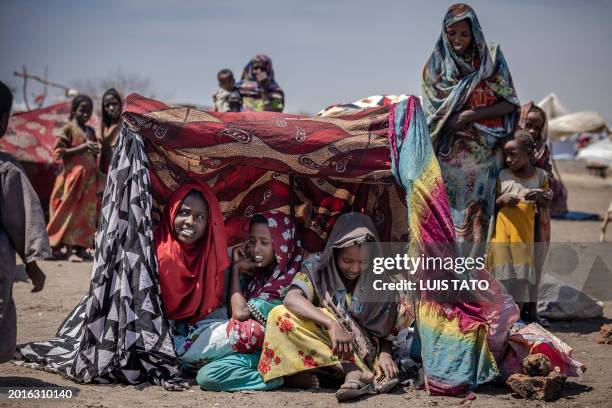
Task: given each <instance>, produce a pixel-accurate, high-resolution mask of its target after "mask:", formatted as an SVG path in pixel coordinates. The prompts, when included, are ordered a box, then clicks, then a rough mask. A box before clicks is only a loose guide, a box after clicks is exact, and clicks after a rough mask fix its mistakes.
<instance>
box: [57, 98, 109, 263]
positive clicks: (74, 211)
mask: <svg viewBox="0 0 612 408" xmlns="http://www.w3.org/2000/svg"><path fill="white" fill-rule="evenodd" d="M92 110H93V102H92V100H91V98H90V97H89V96H86V95H77V96H75V98H74V99H73V101H72V107H71V109H70V122H69V123H68V124H67V125H66V126H65V127H64V129H63V130H62V134H61V135H60V136H58V137H57V140H56V142H55V146H54V147H53V152H54V154H55V155H56V157H57V158H59V159H61V160H62V161H63V163H64V168H63V169H62V172H61V173H60V175H59V176H58V177H57V179H56V180H55V184H54V186H53V192H52V194H51V204H50V209H49V224H48V225H47V232H48V233H49V239H50V241H51V247H52V248H53V255H54V257H56V258H63V257H64V256H67V257H68V259H69V260H70V261H72V262H82V261H83V260H88V259H91V256H90V255H89V254H88V253H87V248H93V246H94V234H95V232H96V219H95V217H96V206H97V197H96V187H97V178H98V165H97V161H96V158H97V155H98V153H99V152H100V144H99V143H98V142H97V141H96V134H95V131H94V130H93V128H91V127H90V126H87V124H86V123H87V121H88V120H89V118H91V113H92ZM63 246H66V249H67V250H66V254H65V255H64V254H62V253H61V248H62V247H63ZM73 249H74V253H73Z"/></svg>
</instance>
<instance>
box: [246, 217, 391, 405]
mask: <svg viewBox="0 0 612 408" xmlns="http://www.w3.org/2000/svg"><path fill="white" fill-rule="evenodd" d="M367 243H371V244H367ZM380 254H381V248H380V244H378V235H377V233H376V229H375V227H374V224H373V222H372V220H371V219H370V218H369V217H368V216H366V215H363V214H359V213H350V214H344V215H342V216H341V217H339V218H338V220H337V221H336V224H335V225H334V228H333V229H332V232H331V234H330V237H329V239H328V241H327V245H326V246H325V249H324V251H323V252H322V253H321V254H313V255H311V256H310V257H309V258H308V259H307V260H306V261H305V262H304V264H303V268H302V271H301V272H300V273H298V274H297V275H296V276H295V278H294V279H293V282H292V284H291V287H290V290H289V292H288V293H287V297H286V298H285V301H284V306H278V307H276V308H274V309H273V310H272V311H271V312H270V315H269V316H268V324H267V327H266V336H265V342H264V350H263V354H262V358H261V360H260V362H259V367H258V368H259V371H260V372H261V374H262V376H263V379H264V380H265V381H271V380H274V379H278V378H282V377H286V380H287V384H289V383H293V384H299V383H302V384H304V385H305V386H307V387H314V388H317V386H318V383H319V378H318V377H317V375H316V374H315V373H313V371H312V369H318V368H322V367H327V368H328V369H327V370H326V371H330V370H331V371H336V373H338V374H339V376H340V377H341V378H342V379H343V381H344V383H343V384H342V386H341V387H340V389H339V390H338V391H337V393H336V397H337V399H338V400H339V401H345V400H349V399H354V398H357V397H359V396H361V395H363V394H366V393H369V392H371V391H372V382H373V380H374V379H375V375H374V372H376V379H377V380H381V381H380V382H379V386H377V391H379V392H387V391H389V390H390V389H391V388H393V386H395V384H397V376H398V373H399V370H398V367H397V365H396V364H395V362H394V361H393V359H392V357H391V347H392V345H391V342H389V341H387V340H385V337H387V336H388V335H389V333H390V331H391V329H392V327H393V325H394V323H395V321H396V317H397V310H398V307H397V302H396V299H395V295H394V294H392V293H389V292H388V291H385V292H377V293H376V294H374V293H373V291H372V290H373V289H372V283H373V280H374V279H379V275H374V274H373V273H372V271H371V264H372V259H373V258H374V257H375V256H380ZM374 296H375V297H374Z"/></svg>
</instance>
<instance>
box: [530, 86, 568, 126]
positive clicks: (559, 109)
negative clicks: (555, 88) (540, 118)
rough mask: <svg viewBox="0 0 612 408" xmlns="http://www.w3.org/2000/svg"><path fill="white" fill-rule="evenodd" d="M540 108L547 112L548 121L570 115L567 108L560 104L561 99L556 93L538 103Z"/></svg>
mask: <svg viewBox="0 0 612 408" xmlns="http://www.w3.org/2000/svg"><path fill="white" fill-rule="evenodd" d="M538 107H540V108H542V110H543V111H544V112H546V116H547V117H548V120H552V119H555V118H558V117H559V116H564V115H567V114H568V113H569V111H568V110H567V109H566V108H565V106H563V105H562V104H561V102H559V98H558V97H557V95H556V94H554V93H551V94H548V96H546V97H545V98H544V99H542V100H541V101H540V102H538Z"/></svg>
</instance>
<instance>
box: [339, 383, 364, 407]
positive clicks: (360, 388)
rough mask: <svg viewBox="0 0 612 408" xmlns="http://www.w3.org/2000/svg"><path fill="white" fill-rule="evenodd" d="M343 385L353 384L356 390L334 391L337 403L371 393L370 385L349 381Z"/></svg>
mask: <svg viewBox="0 0 612 408" xmlns="http://www.w3.org/2000/svg"><path fill="white" fill-rule="evenodd" d="M345 384H355V385H357V388H356V389H355V388H340V389H339V390H338V391H336V399H337V400H338V402H343V401H350V400H354V399H356V398H359V397H361V396H362V395H366V394H371V393H372V384H365V383H364V382H362V381H359V380H349V381H347V382H346V383H345Z"/></svg>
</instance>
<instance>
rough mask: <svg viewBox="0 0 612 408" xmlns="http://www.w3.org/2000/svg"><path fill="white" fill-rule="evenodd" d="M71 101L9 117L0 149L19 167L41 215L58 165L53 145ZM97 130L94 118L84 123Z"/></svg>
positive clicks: (0, 140)
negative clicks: (40, 209)
mask: <svg viewBox="0 0 612 408" xmlns="http://www.w3.org/2000/svg"><path fill="white" fill-rule="evenodd" d="M70 106H71V102H70V101H66V102H61V103H57V104H54V105H50V106H47V107H45V108H41V109H35V110H31V111H26V112H18V113H15V114H13V115H12V116H11V117H10V119H9V126H8V129H7V132H6V135H4V137H3V138H1V139H0V150H2V151H4V152H7V153H9V154H11V155H13V156H14V157H15V158H16V159H17V160H19V162H20V163H21V165H22V166H23V168H24V170H25V171H26V174H27V175H28V179H29V180H30V182H31V183H32V186H33V187H34V190H35V191H36V194H38V197H39V198H40V201H41V204H42V206H43V209H44V210H45V212H47V210H48V208H49V200H50V198H51V192H52V189H53V181H54V180H55V177H56V176H57V174H58V173H59V172H60V170H61V166H62V163H61V162H60V161H57V160H55V158H54V157H53V144H54V143H55V139H56V138H57V136H58V135H60V134H61V132H62V128H63V127H64V126H65V125H66V123H68V116H69V115H70ZM88 124H89V125H90V126H92V127H94V129H97V125H98V116H97V115H93V116H92V119H91V120H90V122H89V123H88Z"/></svg>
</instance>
